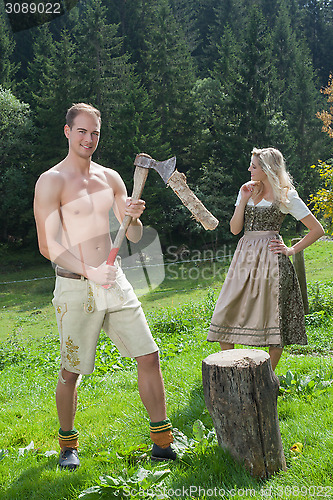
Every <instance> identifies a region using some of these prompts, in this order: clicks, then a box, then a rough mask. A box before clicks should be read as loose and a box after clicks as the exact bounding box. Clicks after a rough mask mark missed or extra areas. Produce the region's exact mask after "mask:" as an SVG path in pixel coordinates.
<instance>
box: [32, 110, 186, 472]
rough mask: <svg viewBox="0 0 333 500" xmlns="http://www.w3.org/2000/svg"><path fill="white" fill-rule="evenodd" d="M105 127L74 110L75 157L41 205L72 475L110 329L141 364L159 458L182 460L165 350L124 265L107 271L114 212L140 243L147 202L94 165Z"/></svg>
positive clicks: (64, 164) (50, 178) (39, 186)
mask: <svg viewBox="0 0 333 500" xmlns="http://www.w3.org/2000/svg"><path fill="white" fill-rule="evenodd" d="M100 128H101V115H100V112H99V111H98V110H97V109H95V108H93V107H92V106H90V105H87V104H84V103H79V104H75V105H74V106H72V107H71V108H70V109H69V110H68V112H67V115H66V125H65V128H64V133H65V136H66V137H67V139H68V146H69V152H68V155H67V156H66V158H65V159H64V160H63V161H61V162H60V163H58V164H57V165H55V166H54V167H52V168H50V169H49V170H47V171H46V172H44V173H43V174H42V175H41V176H40V178H39V179H38V181H37V183H36V190H35V200H34V213H35V219H36V226H37V234H38V243H39V249H40V252H41V253H42V255H44V257H46V258H47V259H49V260H50V261H52V262H54V263H55V264H56V275H57V276H56V286H55V290H54V299H53V301H52V302H53V304H54V306H55V310H56V316H57V323H58V329H59V335H60V345H61V370H60V374H59V380H58V385H57V390H56V403H57V410H58V417H59V423H60V430H59V444H60V448H61V452H60V458H59V464H60V467H63V468H69V469H75V468H76V467H78V466H79V464H80V462H79V458H78V453H77V448H78V432H77V430H76V429H75V428H74V418H75V412H76V402H77V390H76V387H77V383H78V378H79V376H80V375H82V374H89V373H92V371H93V369H94V360H95V352H96V344H97V341H98V336H99V334H100V331H101V328H102V327H103V330H104V331H105V332H106V334H107V335H108V336H109V337H110V338H111V339H112V341H113V342H114V343H115V345H116V346H117V348H118V349H119V351H120V353H121V355H122V356H129V357H133V358H135V359H136V361H137V368H138V387H139V393H140V397H141V400H142V402H143V404H144V406H145V407H146V409H147V412H148V414H149V417H150V420H151V422H150V436H151V438H152V440H153V442H154V444H153V449H152V458H155V459H157V460H169V459H172V460H174V459H175V458H176V454H175V452H174V451H173V450H172V448H171V446H170V444H171V443H172V442H173V437H172V431H171V423H170V421H169V419H167V415H166V405H165V394H164V385H163V379H162V374H161V371H160V365H159V356H158V347H157V345H156V344H155V342H154V340H153V338H152V335H151V333H150V330H149V327H148V324H147V321H146V319H145V316H144V314H143V311H142V309H141V304H140V302H139V301H138V299H137V297H136V295H135V294H134V291H133V288H132V287H131V285H130V284H129V282H128V281H127V279H126V278H125V275H124V274H123V272H122V271H121V269H120V267H119V265H118V264H117V263H115V265H114V266H109V265H107V264H106V259H107V257H108V254H109V252H110V249H111V247H112V242H111V238H110V234H109V210H110V209H111V208H112V209H113V211H114V213H115V215H116V217H117V218H118V220H119V222H121V221H122V219H123V218H124V216H125V215H130V216H131V217H132V222H131V224H130V226H129V228H128V231H127V238H128V239H129V240H130V241H133V242H137V241H139V240H140V238H141V236H142V224H141V221H140V219H139V217H140V216H141V214H142V212H143V210H144V208H145V202H144V201H143V200H132V199H131V198H127V193H126V188H125V185H124V182H123V181H122V179H121V177H120V176H119V174H118V173H117V172H115V171H114V170H111V169H109V168H105V167H103V166H101V165H98V164H97V163H95V162H93V161H92V154H93V153H94V151H95V150H96V148H97V145H98V141H99V136H100ZM103 285H104V287H103ZM105 287H106V288H108V287H109V289H106V288H105Z"/></svg>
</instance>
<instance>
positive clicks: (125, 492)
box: [79, 466, 171, 500]
mask: <svg viewBox="0 0 333 500" xmlns="http://www.w3.org/2000/svg"><path fill="white" fill-rule="evenodd" d="M170 473H171V471H170V470H169V469H166V468H165V466H160V467H158V468H156V469H155V470H154V471H150V470H147V469H145V468H144V467H140V468H139V469H138V470H137V471H135V472H134V473H133V474H132V475H131V476H129V477H124V475H119V476H116V477H112V476H102V477H100V481H101V485H100V486H92V487H91V488H88V489H87V490H85V491H83V492H82V493H81V494H80V495H79V498H84V499H85V500H94V499H99V498H123V499H124V498H125V499H126V498H129V497H130V498H151V499H152V500H157V499H163V498H169V497H168V496H167V495H164V494H163V493H161V492H158V491H156V492H155V491H154V490H155V489H156V485H157V484H159V485H162V484H163V481H164V479H165V478H166V477H167V476H168V475H169V474H170Z"/></svg>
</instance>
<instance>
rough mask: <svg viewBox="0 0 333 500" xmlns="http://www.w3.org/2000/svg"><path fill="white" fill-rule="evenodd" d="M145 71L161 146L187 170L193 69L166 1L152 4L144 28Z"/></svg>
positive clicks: (192, 122) (192, 121)
mask: <svg viewBox="0 0 333 500" xmlns="http://www.w3.org/2000/svg"><path fill="white" fill-rule="evenodd" d="M144 61H145V67H146V71H145V74H144V78H143V83H144V85H145V87H146V88H147V90H148V93H149V96H150V97H151V99H152V101H153V104H154V109H155V111H156V112H157V114H158V116H159V117H160V120H161V125H162V135H161V140H162V142H163V143H169V144H170V145H171V148H172V153H173V154H175V155H177V156H178V157H179V163H178V164H179V165H180V166H181V169H183V170H186V169H187V168H188V167H189V155H188V153H187V151H188V148H189V146H190V144H191V143H192V141H193V137H194V135H195V114H194V103H193V97H192V95H191V89H192V87H193V84H194V70H193V66H192V60H191V56H190V52H189V49H188V46H187V43H186V41H185V37H184V33H183V31H182V29H181V27H180V26H179V25H178V24H177V22H176V20H175V18H174V16H173V14H172V11H171V9H170V7H169V5H168V2H167V0H159V1H158V2H154V5H153V6H152V9H151V12H150V25H149V26H148V27H147V38H146V50H145V53H144Z"/></svg>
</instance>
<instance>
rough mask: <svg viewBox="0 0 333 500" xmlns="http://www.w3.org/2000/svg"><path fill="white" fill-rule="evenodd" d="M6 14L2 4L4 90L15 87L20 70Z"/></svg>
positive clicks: (0, 77) (0, 59)
mask: <svg viewBox="0 0 333 500" xmlns="http://www.w3.org/2000/svg"><path fill="white" fill-rule="evenodd" d="M5 15H6V14H5V12H4V5H3V4H2V3H1V4H0V85H2V86H3V87H4V88H13V87H14V81H13V80H14V77H15V73H16V71H17V69H18V67H17V65H16V64H14V62H13V54H14V49H15V40H14V38H13V36H12V34H11V32H10V28H9V26H8V23H7V20H6V17H5Z"/></svg>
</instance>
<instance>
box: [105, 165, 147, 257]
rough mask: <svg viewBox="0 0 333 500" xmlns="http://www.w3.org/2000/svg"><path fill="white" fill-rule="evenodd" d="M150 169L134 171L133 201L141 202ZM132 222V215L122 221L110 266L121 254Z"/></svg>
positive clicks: (136, 169)
mask: <svg viewBox="0 0 333 500" xmlns="http://www.w3.org/2000/svg"><path fill="white" fill-rule="evenodd" d="M148 171H149V169H148V168H144V167H136V168H135V171H134V185H133V192H132V199H133V200H139V199H140V197H141V194H142V191H143V188H144V185H145V183H146V179H147V176H148ZM131 220H132V217H131V216H130V215H125V217H124V220H123V221H122V223H121V225H120V228H119V229H118V233H117V236H116V238H115V240H114V244H113V248H112V250H111V252H110V253H109V256H108V260H107V261H106V263H107V264H108V265H109V266H113V264H114V261H115V260H116V257H117V254H118V252H119V248H120V247H121V244H122V242H123V240H124V238H125V234H126V231H127V229H128V226H129V225H130V223H131Z"/></svg>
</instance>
